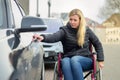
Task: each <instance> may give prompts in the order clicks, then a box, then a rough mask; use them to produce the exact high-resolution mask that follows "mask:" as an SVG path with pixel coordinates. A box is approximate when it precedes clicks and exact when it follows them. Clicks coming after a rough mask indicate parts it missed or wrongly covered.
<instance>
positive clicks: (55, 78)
mask: <svg viewBox="0 0 120 80" xmlns="http://www.w3.org/2000/svg"><path fill="white" fill-rule="evenodd" d="M57 69H58V63H57V62H56V63H55V67H54V76H53V80H59V77H58V70H57Z"/></svg>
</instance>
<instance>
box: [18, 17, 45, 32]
mask: <svg viewBox="0 0 120 80" xmlns="http://www.w3.org/2000/svg"><path fill="white" fill-rule="evenodd" d="M46 29H47V25H45V23H44V22H43V20H42V19H41V18H38V17H32V16H25V17H23V19H22V22H21V28H19V29H16V31H17V33H21V32H35V31H44V30H46Z"/></svg>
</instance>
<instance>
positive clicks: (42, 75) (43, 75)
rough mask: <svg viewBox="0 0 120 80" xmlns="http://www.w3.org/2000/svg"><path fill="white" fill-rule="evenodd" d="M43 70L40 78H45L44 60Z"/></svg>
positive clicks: (43, 79)
mask: <svg viewBox="0 0 120 80" xmlns="http://www.w3.org/2000/svg"><path fill="white" fill-rule="evenodd" d="M42 65H43V66H42V71H41V79H40V80H45V65H44V62H43V64H42Z"/></svg>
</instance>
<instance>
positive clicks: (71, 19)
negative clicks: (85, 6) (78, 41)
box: [69, 15, 80, 28]
mask: <svg viewBox="0 0 120 80" xmlns="http://www.w3.org/2000/svg"><path fill="white" fill-rule="evenodd" d="M69 23H70V25H71V27H72V28H78V26H79V25H80V18H79V16H78V15H73V16H70V17H69Z"/></svg>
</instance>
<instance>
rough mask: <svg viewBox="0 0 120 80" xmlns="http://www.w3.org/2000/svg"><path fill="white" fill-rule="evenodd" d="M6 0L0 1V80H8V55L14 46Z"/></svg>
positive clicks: (10, 16) (10, 67)
mask: <svg viewBox="0 0 120 80" xmlns="http://www.w3.org/2000/svg"><path fill="white" fill-rule="evenodd" d="M11 13H12V12H11V8H10V5H9V1H8V0H0V72H1V74H0V80H8V78H9V76H10V75H11V73H12V71H13V68H12V66H11V64H10V60H9V58H8V57H9V53H10V52H11V51H12V48H13V46H14V42H15V37H14V34H13V31H14V29H12V28H13V27H14V22H13V18H12V17H13V16H12V14H11Z"/></svg>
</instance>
